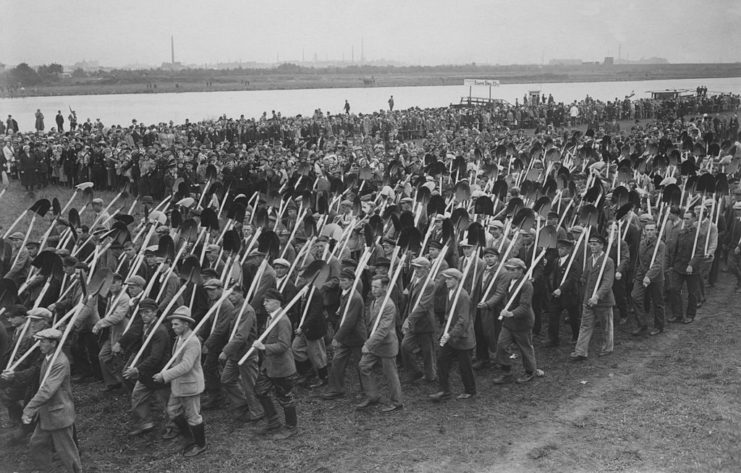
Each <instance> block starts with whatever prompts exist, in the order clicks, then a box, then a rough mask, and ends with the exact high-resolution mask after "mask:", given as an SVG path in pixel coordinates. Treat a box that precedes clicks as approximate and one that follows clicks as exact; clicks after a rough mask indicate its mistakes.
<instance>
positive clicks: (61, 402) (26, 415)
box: [22, 328, 82, 473]
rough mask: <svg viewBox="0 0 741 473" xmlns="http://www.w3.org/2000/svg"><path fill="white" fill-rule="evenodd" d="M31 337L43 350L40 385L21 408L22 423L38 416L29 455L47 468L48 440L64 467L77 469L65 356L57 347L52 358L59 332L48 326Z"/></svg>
mask: <svg viewBox="0 0 741 473" xmlns="http://www.w3.org/2000/svg"><path fill="white" fill-rule="evenodd" d="M35 338H36V339H37V340H38V341H39V348H40V349H41V353H43V354H44V361H43V362H42V363H41V371H40V373H39V381H40V383H41V386H40V387H39V390H38V391H37V392H36V395H35V396H34V397H33V398H32V399H31V401H29V403H28V404H27V405H26V407H25V408H24V409H23V418H22V420H23V423H24V424H30V423H31V422H33V418H34V417H36V415H38V416H39V423H38V424H37V425H36V430H34V432H33V435H32V436H31V443H30V450H31V452H30V453H31V458H32V459H33V462H34V463H35V464H36V466H38V467H39V468H40V469H42V470H43V471H47V470H50V469H51V466H52V450H51V449H50V448H49V444H50V443H51V444H52V445H54V451H56V453H57V455H58V456H59V459H60V460H61V461H62V463H63V464H64V467H65V468H66V469H67V471H70V472H73V473H77V472H81V471H82V463H81V462H80V452H79V451H78V450H77V444H76V443H75V440H74V424H75V405H74V404H73V402H72V386H71V384H70V367H69V360H68V359H67V357H66V356H65V355H64V352H63V351H61V350H60V351H59V354H58V355H57V357H56V359H55V358H54V353H55V352H56V351H57V345H58V344H59V341H60V340H61V338H62V332H60V331H59V330H57V329H53V328H48V329H45V330H42V331H40V332H39V333H37V334H36V336H35ZM50 364H51V366H50ZM47 372H48V373H49V375H48V377H47ZM44 378H46V379H44Z"/></svg>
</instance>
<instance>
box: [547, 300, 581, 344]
mask: <svg viewBox="0 0 741 473" xmlns="http://www.w3.org/2000/svg"><path fill="white" fill-rule="evenodd" d="M564 310H565V311H566V313H567V314H568V316H569V326H570V327H571V338H572V339H573V340H576V339H577V338H578V337H579V303H578V302H577V300H576V298H575V297H574V296H566V295H564V294H562V295H561V296H560V297H553V298H552V300H551V302H549V303H548V305H547V312H548V340H550V341H551V342H552V343H554V344H556V345H558V344H559V343H560V335H559V334H560V332H561V312H563V311H564Z"/></svg>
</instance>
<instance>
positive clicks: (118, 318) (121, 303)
mask: <svg viewBox="0 0 741 473" xmlns="http://www.w3.org/2000/svg"><path fill="white" fill-rule="evenodd" d="M122 291H123V294H121V297H120V298H119V299H118V302H117V303H116V305H115V306H114V307H108V309H107V310H108V314H107V315H106V316H105V317H103V318H102V319H100V321H98V323H97V324H96V325H97V326H98V327H100V328H108V329H109V330H108V332H109V333H108V339H109V340H110V341H111V345H115V344H116V343H118V341H119V340H120V339H121V336H122V335H123V331H124V329H125V328H126V324H127V323H128V319H129V295H128V294H126V291H125V290H122ZM116 297H117V296H114V295H113V294H111V301H110V303H111V304H112V303H113V302H115V301H116Z"/></svg>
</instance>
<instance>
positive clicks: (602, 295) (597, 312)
mask: <svg viewBox="0 0 741 473" xmlns="http://www.w3.org/2000/svg"><path fill="white" fill-rule="evenodd" d="M605 245H606V242H605V238H604V237H603V236H601V235H591V236H590V237H589V251H590V253H591V254H590V256H588V257H587V262H586V269H585V270H584V274H582V282H583V286H584V301H583V308H582V317H581V325H580V327H579V339H578V340H577V341H576V348H574V351H573V353H571V355H569V359H570V360H571V361H583V360H586V359H587V356H588V355H589V342H590V341H591V340H592V334H593V333H594V327H595V326H596V325H597V323H599V324H601V325H602V332H603V341H602V348H601V350H600V352H599V355H600V356H604V355H609V354H610V353H612V350H613V325H612V307H613V306H614V305H615V296H614V295H613V293H612V282H613V280H614V277H615V263H614V262H613V261H612V259H611V258H610V257H608V256H607V255H606V254H605ZM603 264H604V267H605V270H604V272H602V277H601V278H600V272H601V270H602V266H603ZM595 288H596V291H595Z"/></svg>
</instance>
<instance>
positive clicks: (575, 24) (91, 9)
mask: <svg viewBox="0 0 741 473" xmlns="http://www.w3.org/2000/svg"><path fill="white" fill-rule="evenodd" d="M0 7H1V8H2V10H1V12H2V13H1V14H0V62H2V63H5V64H8V65H16V64H18V63H20V62H28V63H29V64H31V65H38V64H46V63H51V62H58V63H61V64H64V65H70V64H72V63H75V62H77V61H82V60H88V61H91V60H92V61H99V62H100V64H101V65H110V66H124V65H131V64H150V65H159V64H161V63H162V62H164V61H168V62H169V60H170V35H171V34H172V35H174V37H175V56H176V58H175V59H176V60H177V61H180V62H182V63H185V64H214V63H217V62H231V61H257V62H275V61H276V59H278V58H279V59H280V61H281V62H283V61H288V60H301V58H302V56H303V57H304V58H305V59H306V60H311V59H313V58H314V55H315V54H316V55H317V57H318V58H319V59H320V60H326V59H329V60H340V59H342V58H343V56H344V59H345V60H347V61H349V60H350V59H351V56H352V50H353V46H354V57H355V61H359V60H360V54H361V51H360V49H361V38H362V39H363V42H364V51H365V58H366V59H367V60H378V59H386V60H393V61H399V62H404V63H409V64H433V65H434V64H450V63H455V64H462V63H470V62H477V63H491V64H532V63H538V64H539V63H541V61H543V60H544V61H545V62H546V63H547V62H548V61H549V60H551V59H554V58H578V59H583V60H592V61H593V60H600V61H601V60H602V59H603V58H604V56H615V57H617V56H618V46H619V45H620V48H621V56H622V57H623V58H626V57H627V58H629V59H639V58H641V57H651V56H656V57H663V58H666V59H668V60H669V61H670V62H673V63H680V62H735V61H741V0H712V1H708V0H650V1H648V0H635V1H634V0H539V1H535V0H511V1H505V0H488V1H487V0H479V1H477V0H395V1H392V0H366V1H357V0H336V1H330V0H268V1H263V0H257V1H239V0H225V1H203V0H201V1H195V0H177V1H175V0H126V1H109V0H31V1H28V0H21V1H17V0H0Z"/></svg>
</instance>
